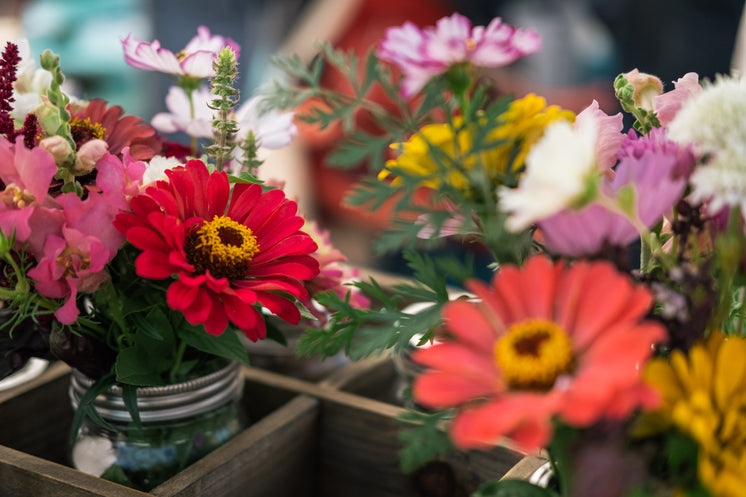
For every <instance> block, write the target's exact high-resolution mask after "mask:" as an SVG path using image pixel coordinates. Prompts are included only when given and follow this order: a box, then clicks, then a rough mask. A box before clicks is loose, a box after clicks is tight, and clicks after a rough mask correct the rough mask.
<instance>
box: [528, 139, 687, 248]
mask: <svg viewBox="0 0 746 497" xmlns="http://www.w3.org/2000/svg"><path fill="white" fill-rule="evenodd" d="M619 157H620V162H619V165H618V166H617V167H616V170H615V174H614V177H613V179H611V180H610V179H608V178H606V179H605V184H604V186H602V188H601V192H602V194H604V195H607V196H609V197H612V198H614V197H615V196H616V195H617V194H618V193H619V191H621V190H622V188H629V187H632V188H634V191H635V202H636V211H637V214H638V216H639V218H640V221H642V223H643V224H644V225H645V226H646V227H648V228H649V227H650V226H652V225H654V224H655V223H657V222H658V221H659V220H660V219H661V218H662V217H663V215H664V214H665V213H666V212H668V211H669V210H670V209H671V207H673V205H674V204H675V203H676V202H677V201H678V200H679V199H680V198H681V195H682V194H683V192H684V188H686V182H687V175H688V172H689V169H690V168H691V166H692V164H693V162H694V156H693V154H692V153H691V151H690V150H689V149H687V148H682V147H679V146H678V145H677V144H675V143H673V142H672V141H669V140H666V138H665V131H664V130H663V129H661V128H655V129H653V130H651V132H650V135H649V136H644V137H641V138H638V137H637V135H636V134H635V133H634V131H631V132H630V134H629V135H628V138H627V141H626V142H625V144H624V145H623V147H622V148H621V149H620V150H619ZM538 226H539V228H540V229H541V232H542V235H543V237H544V245H545V246H546V248H547V249H548V250H549V251H550V252H553V253H555V254H562V255H567V256H571V257H579V256H582V255H592V254H597V253H599V252H601V250H603V249H604V247H605V246H606V245H609V246H615V247H625V246H626V245H628V244H629V243H631V242H632V241H634V240H636V239H638V238H639V236H640V233H639V231H638V230H637V228H635V227H634V226H633V225H632V223H631V222H630V221H629V219H627V217H626V216H623V215H621V214H619V213H616V212H612V211H610V210H608V209H607V208H606V207H603V206H601V205H600V204H599V203H598V202H593V203H591V204H590V205H588V206H586V207H585V208H583V209H581V210H578V211H575V210H570V209H566V210H563V211H562V212H560V213H558V214H555V215H554V216H552V217H549V218H546V219H543V220H541V221H539V223H538Z"/></svg>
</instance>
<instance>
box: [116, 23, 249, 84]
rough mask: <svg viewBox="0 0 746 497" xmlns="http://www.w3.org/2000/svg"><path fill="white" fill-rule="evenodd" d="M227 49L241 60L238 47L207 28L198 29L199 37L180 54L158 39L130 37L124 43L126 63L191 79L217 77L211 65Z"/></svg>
mask: <svg viewBox="0 0 746 497" xmlns="http://www.w3.org/2000/svg"><path fill="white" fill-rule="evenodd" d="M225 46H229V47H230V48H231V49H232V50H233V52H234V53H235V54H236V59H238V55H239V52H240V48H239V46H238V45H237V44H236V43H235V42H234V41H233V40H231V39H230V38H224V37H222V36H220V35H213V34H211V33H210V30H209V29H208V28H207V27H205V26H200V27H199V28H197V36H195V37H194V38H192V39H191V41H190V42H189V43H187V45H186V46H185V47H184V49H183V50H182V51H181V52H179V53H178V54H174V53H173V52H172V51H170V50H168V49H165V48H162V47H161V44H160V42H159V41H158V40H155V41H153V42H151V43H147V42H144V41H140V40H137V39H134V38H131V37H130V36H129V35H128V36H127V38H125V39H124V40H122V47H123V48H124V60H125V62H127V64H129V65H130V66H132V67H134V68H136V69H144V70H146V71H159V72H164V73H168V74H176V75H178V76H182V77H190V78H207V77H211V76H214V75H215V71H214V70H213V67H212V62H213V60H214V59H215V56H216V55H217V53H218V52H219V51H220V50H221V49H222V48H223V47H225Z"/></svg>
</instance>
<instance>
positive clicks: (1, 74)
mask: <svg viewBox="0 0 746 497" xmlns="http://www.w3.org/2000/svg"><path fill="white" fill-rule="evenodd" d="M20 60H21V58H20V57H19V56H18V46H17V45H16V44H15V43H11V42H8V43H7V44H6V45H5V50H4V51H3V55H2V58H0V135H4V136H5V137H7V138H8V140H10V141H13V137H14V135H15V125H14V124H13V118H12V117H10V112H11V111H12V110H13V106H12V105H11V102H13V101H14V98H13V83H14V82H15V80H16V69H17V66H18V62H20Z"/></svg>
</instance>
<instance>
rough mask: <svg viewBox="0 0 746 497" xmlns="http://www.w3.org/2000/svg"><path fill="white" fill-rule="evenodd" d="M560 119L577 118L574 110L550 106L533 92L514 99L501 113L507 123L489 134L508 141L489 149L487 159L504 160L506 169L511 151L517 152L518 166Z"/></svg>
mask: <svg viewBox="0 0 746 497" xmlns="http://www.w3.org/2000/svg"><path fill="white" fill-rule="evenodd" d="M559 119H565V120H567V121H570V122H574V121H575V114H574V113H573V112H571V111H569V110H563V109H562V108H560V107H558V106H556V105H550V106H549V107H547V102H546V100H545V99H544V97H539V96H536V95H534V94H533V93H529V94H528V95H526V96H525V97H523V98H521V99H518V100H515V101H513V103H511V104H510V108H509V109H508V110H507V111H506V112H504V113H503V114H502V115H501V116H500V121H501V122H503V123H504V124H503V125H502V126H500V127H499V128H496V129H495V131H493V132H492V133H491V134H490V139H493V140H506V142H505V143H504V144H502V145H500V146H498V147H495V149H494V150H492V151H490V152H488V154H487V155H488V158H487V163H488V164H494V165H498V164H502V166H501V171H504V168H505V165H506V164H508V162H509V161H510V157H511V155H513V154H515V159H514V160H513V163H512V169H513V171H517V170H519V169H520V168H522V167H523V165H524V163H525V162H526V155H528V152H529V150H531V147H533V146H534V145H535V144H536V142H537V141H539V139H540V138H541V137H542V136H543V135H544V129H545V128H546V127H547V126H548V125H549V124H551V123H553V122H555V121H557V120H559Z"/></svg>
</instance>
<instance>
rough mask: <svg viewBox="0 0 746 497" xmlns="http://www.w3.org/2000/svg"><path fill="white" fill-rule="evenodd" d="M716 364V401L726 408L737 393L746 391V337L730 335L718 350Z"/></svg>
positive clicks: (720, 406) (721, 407)
mask: <svg viewBox="0 0 746 497" xmlns="http://www.w3.org/2000/svg"><path fill="white" fill-rule="evenodd" d="M716 364H717V365H716V371H715V382H714V383H715V385H714V387H715V388H714V390H715V391H714V393H715V401H716V402H717V405H718V407H719V408H720V409H722V410H725V409H727V408H729V407H731V406H730V404H731V403H732V401H733V397H734V396H735V395H737V393H739V392H744V391H746V339H743V338H741V337H728V338H727V339H726V340H725V341H724V342H723V343H722V345H721V347H720V350H719V351H718V355H717V362H716Z"/></svg>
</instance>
